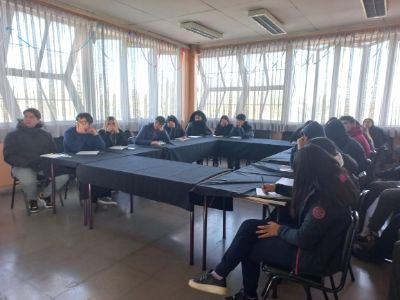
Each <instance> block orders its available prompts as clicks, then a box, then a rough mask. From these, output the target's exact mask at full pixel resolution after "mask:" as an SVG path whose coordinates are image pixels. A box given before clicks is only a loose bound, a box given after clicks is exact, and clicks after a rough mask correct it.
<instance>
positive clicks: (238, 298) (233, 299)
mask: <svg viewBox="0 0 400 300" xmlns="http://www.w3.org/2000/svg"><path fill="white" fill-rule="evenodd" d="M225 299H226V300H258V297H257V296H256V297H255V298H249V297H247V296H246V295H245V293H244V290H243V289H241V290H240V291H239V293H237V294H236V295H234V296H230V297H227V298H225Z"/></svg>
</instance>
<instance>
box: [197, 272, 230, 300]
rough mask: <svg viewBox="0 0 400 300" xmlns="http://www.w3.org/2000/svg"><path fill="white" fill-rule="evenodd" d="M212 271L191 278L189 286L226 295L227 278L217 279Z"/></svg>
mask: <svg viewBox="0 0 400 300" xmlns="http://www.w3.org/2000/svg"><path fill="white" fill-rule="evenodd" d="M211 272H212V270H211V271H209V272H208V273H204V274H203V275H201V276H200V277H197V278H193V279H190V280H189V286H190V287H192V288H194V289H196V290H199V291H203V292H206V293H212V294H217V295H221V296H225V295H226V293H227V289H226V280H225V278H222V279H221V280H218V279H215V278H214V276H212V275H211Z"/></svg>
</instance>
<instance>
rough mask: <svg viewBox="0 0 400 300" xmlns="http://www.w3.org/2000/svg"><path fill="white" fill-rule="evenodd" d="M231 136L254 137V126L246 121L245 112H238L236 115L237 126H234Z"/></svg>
mask: <svg viewBox="0 0 400 300" xmlns="http://www.w3.org/2000/svg"><path fill="white" fill-rule="evenodd" d="M229 136H238V137H241V138H242V139H249V138H252V137H254V132H253V128H252V127H251V126H250V124H249V123H248V122H247V121H246V115H245V114H238V115H237V116H236V126H235V127H232V129H231V132H230V133H229Z"/></svg>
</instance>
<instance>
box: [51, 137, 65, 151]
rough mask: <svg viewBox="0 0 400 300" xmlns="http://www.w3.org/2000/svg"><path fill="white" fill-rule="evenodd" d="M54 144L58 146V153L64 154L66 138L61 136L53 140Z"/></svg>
mask: <svg viewBox="0 0 400 300" xmlns="http://www.w3.org/2000/svg"><path fill="white" fill-rule="evenodd" d="M53 141H54V144H55V145H56V152H57V153H62V152H64V137H63V136H59V137H55V138H53Z"/></svg>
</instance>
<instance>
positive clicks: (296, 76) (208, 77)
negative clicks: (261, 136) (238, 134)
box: [197, 28, 400, 130]
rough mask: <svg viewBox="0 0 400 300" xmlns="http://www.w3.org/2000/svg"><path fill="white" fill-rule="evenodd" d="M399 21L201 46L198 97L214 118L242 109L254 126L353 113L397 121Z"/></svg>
mask: <svg viewBox="0 0 400 300" xmlns="http://www.w3.org/2000/svg"><path fill="white" fill-rule="evenodd" d="M399 31H400V29H399V28H390V29H385V30H381V31H375V32H363V33H352V34H338V35H335V36H321V37H319V38H312V39H310V38H308V39H295V40H284V41H278V42H264V43H258V44H251V45H243V46H236V47H223V48H214V49H212V48H211V49H205V50H202V51H201V52H200V56H199V63H198V76H197V78H198V90H197V105H198V108H199V109H202V110H204V112H205V113H206V114H207V116H208V117H209V118H210V119H211V120H212V121H214V122H215V120H217V119H218V118H219V117H220V116H221V115H223V114H227V115H228V116H230V117H234V116H235V115H236V114H237V113H241V112H243V113H245V114H246V115H247V116H248V118H249V119H250V120H252V122H253V123H254V124H255V126H256V128H257V129H274V130H285V129H290V128H293V127H294V126H297V125H298V124H300V123H304V122H305V121H307V120H310V119H312V120H316V121H319V122H322V123H324V122H326V121H327V120H328V119H329V118H330V117H333V116H336V117H339V116H341V115H353V116H354V117H356V118H357V119H358V120H361V121H362V120H363V119H364V118H366V117H371V118H373V119H374V120H375V121H376V123H377V124H379V125H380V126H384V127H394V128H396V127H399V126H400V104H399V103H400V101H399V99H398V97H399V95H400V86H399V84H398V82H400V81H399V80H400V49H399V45H400V35H399Z"/></svg>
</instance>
